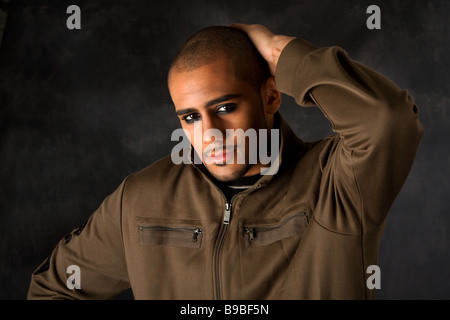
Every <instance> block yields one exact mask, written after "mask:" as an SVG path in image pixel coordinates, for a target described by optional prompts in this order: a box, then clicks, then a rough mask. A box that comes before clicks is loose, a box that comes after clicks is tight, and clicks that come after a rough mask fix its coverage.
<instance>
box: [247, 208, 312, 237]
mask: <svg viewBox="0 0 450 320" xmlns="http://www.w3.org/2000/svg"><path fill="white" fill-rule="evenodd" d="M305 214H306V211H302V212H301V213H298V214H294V215H293V216H290V217H289V218H286V219H285V220H284V221H283V222H281V223H279V224H277V225H274V226H270V227H244V234H246V235H248V240H249V242H250V243H252V242H253V241H254V240H255V237H256V235H257V233H258V232H266V231H271V230H274V229H278V228H281V227H282V226H284V225H285V224H286V223H288V222H289V221H290V220H292V219H294V218H296V217H300V216H305Z"/></svg>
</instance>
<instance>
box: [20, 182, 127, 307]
mask: <svg viewBox="0 0 450 320" xmlns="http://www.w3.org/2000/svg"><path fill="white" fill-rule="evenodd" d="M125 185H126V180H125V181H124V182H123V183H122V184H121V185H120V187H119V188H117V190H116V191H115V192H113V193H112V194H111V195H109V196H108V197H107V198H106V199H105V200H104V202H103V203H102V204H101V206H100V207H99V208H98V209H97V210H96V211H95V212H94V213H93V214H92V216H91V217H90V218H89V220H88V221H87V223H86V224H85V225H84V226H82V227H79V228H77V229H75V230H73V231H72V232H71V233H70V234H69V235H67V236H66V237H65V238H63V239H61V240H60V241H59V242H58V244H57V245H56V247H55V249H54V250H53V252H52V253H51V255H50V256H49V257H48V258H47V259H46V261H45V262H43V263H42V264H41V265H40V266H39V267H38V268H37V269H36V271H35V272H34V273H33V275H32V277H31V283H30V287H29V291H28V299H90V300H92V299H110V298H114V297H115V296H117V295H118V294H120V293H121V292H123V291H124V290H126V289H128V288H129V287H130V284H129V280H128V273H127V268H126V262H125V254H124V247H123V240H122V230H121V225H122V223H121V219H122V195H123V190H124V188H125ZM69 278H70V279H69ZM67 282H69V284H68V283H67ZM71 284H72V285H71ZM73 285H79V287H80V288H77V286H75V287H74V286H73Z"/></svg>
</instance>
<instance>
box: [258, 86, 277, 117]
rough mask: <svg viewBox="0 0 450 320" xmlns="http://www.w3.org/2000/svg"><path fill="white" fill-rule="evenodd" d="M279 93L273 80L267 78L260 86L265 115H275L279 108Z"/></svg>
mask: <svg viewBox="0 0 450 320" xmlns="http://www.w3.org/2000/svg"><path fill="white" fill-rule="evenodd" d="M281 96H282V94H281V92H280V91H278V89H277V86H276V84H275V78H274V77H269V78H267V80H266V81H265V82H264V83H263V85H262V86H261V99H262V101H263V104H264V110H265V112H266V113H267V114H270V115H273V114H275V113H276V112H277V111H278V109H280V106H281Z"/></svg>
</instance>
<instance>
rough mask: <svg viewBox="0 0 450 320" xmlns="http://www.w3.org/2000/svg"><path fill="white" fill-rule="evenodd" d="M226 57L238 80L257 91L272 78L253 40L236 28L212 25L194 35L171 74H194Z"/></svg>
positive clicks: (184, 46) (181, 51)
mask: <svg viewBox="0 0 450 320" xmlns="http://www.w3.org/2000/svg"><path fill="white" fill-rule="evenodd" d="M223 55H225V57H227V58H228V59H230V60H231V62H232V64H233V66H234V73H235V76H236V78H237V79H239V80H242V81H245V82H247V83H248V84H250V85H251V86H252V87H253V88H254V89H255V90H256V91H257V92H258V91H259V89H260V87H261V84H262V83H263V82H264V81H265V80H266V79H267V78H269V77H270V71H269V68H268V65H267V62H266V61H265V60H264V58H263V57H262V56H261V55H260V54H259V52H258V50H257V49H256V48H255V46H254V45H253V43H252V41H251V40H250V38H249V37H248V36H247V35H246V34H245V33H244V32H243V31H241V30H239V29H236V28H233V27H225V26H212V27H207V28H205V29H202V30H200V31H198V32H197V33H195V34H194V35H193V36H192V37H191V38H190V39H189V40H188V41H187V42H186V43H185V44H184V45H183V46H182V47H181V50H180V51H179V53H178V55H177V56H176V58H175V60H174V61H173V63H172V65H171V67H170V72H172V71H177V72H182V71H187V72H189V71H192V70H195V69H197V68H199V67H201V66H204V65H206V64H209V63H211V62H213V61H215V60H216V59H217V58H218V57H220V56H223Z"/></svg>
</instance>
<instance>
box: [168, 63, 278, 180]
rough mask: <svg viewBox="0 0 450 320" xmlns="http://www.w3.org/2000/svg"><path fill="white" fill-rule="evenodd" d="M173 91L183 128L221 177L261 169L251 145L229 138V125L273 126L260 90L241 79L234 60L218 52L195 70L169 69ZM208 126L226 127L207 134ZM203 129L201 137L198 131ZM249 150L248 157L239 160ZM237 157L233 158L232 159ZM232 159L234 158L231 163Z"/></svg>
mask: <svg viewBox="0 0 450 320" xmlns="http://www.w3.org/2000/svg"><path fill="white" fill-rule="evenodd" d="M168 84H169V91H170V94H171V97H172V100H173V103H174V105H175V111H176V113H177V115H178V117H179V119H180V122H181V126H182V128H183V129H184V130H185V131H186V132H188V133H189V135H188V137H189V138H190V141H191V144H192V146H193V147H194V149H195V151H196V153H197V155H199V156H200V155H203V157H202V162H203V164H204V165H205V167H206V168H207V169H208V171H209V172H210V173H211V174H212V175H213V176H214V177H215V178H216V179H218V180H220V181H229V180H233V179H237V178H240V177H242V176H248V175H253V174H258V173H259V172H260V168H261V165H260V164H259V163H256V164H255V162H251V163H249V145H248V143H245V144H244V146H242V145H238V144H237V143H236V142H237V140H238V139H233V140H235V142H232V143H230V142H228V144H227V141H226V140H227V139H226V130H227V129H232V130H236V129H242V130H243V131H244V132H245V131H247V129H250V128H253V129H255V130H256V133H258V132H259V129H268V123H270V116H269V115H268V114H267V112H266V111H265V107H264V104H263V102H262V99H261V95H260V94H258V93H257V92H256V91H255V90H254V89H253V88H252V87H251V86H250V84H248V83H247V82H245V81H242V80H238V79H237V78H236V76H235V74H234V66H233V64H232V62H231V61H230V60H229V59H227V58H226V57H225V56H219V57H218V59H217V60H215V61H214V62H212V63H210V64H207V65H204V66H201V67H199V68H197V69H194V70H192V71H175V70H172V71H171V72H170V74H169V82H168ZM208 129H216V130H215V132H216V133H218V132H220V133H221V135H220V136H221V138H217V135H216V134H214V135H207V134H205V133H207V132H211V130H209V131H208ZM198 135H201V137H198ZM242 154H244V155H245V163H242V161H237V157H238V156H242ZM230 160H233V161H230ZM231 162H232V163H231Z"/></svg>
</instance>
